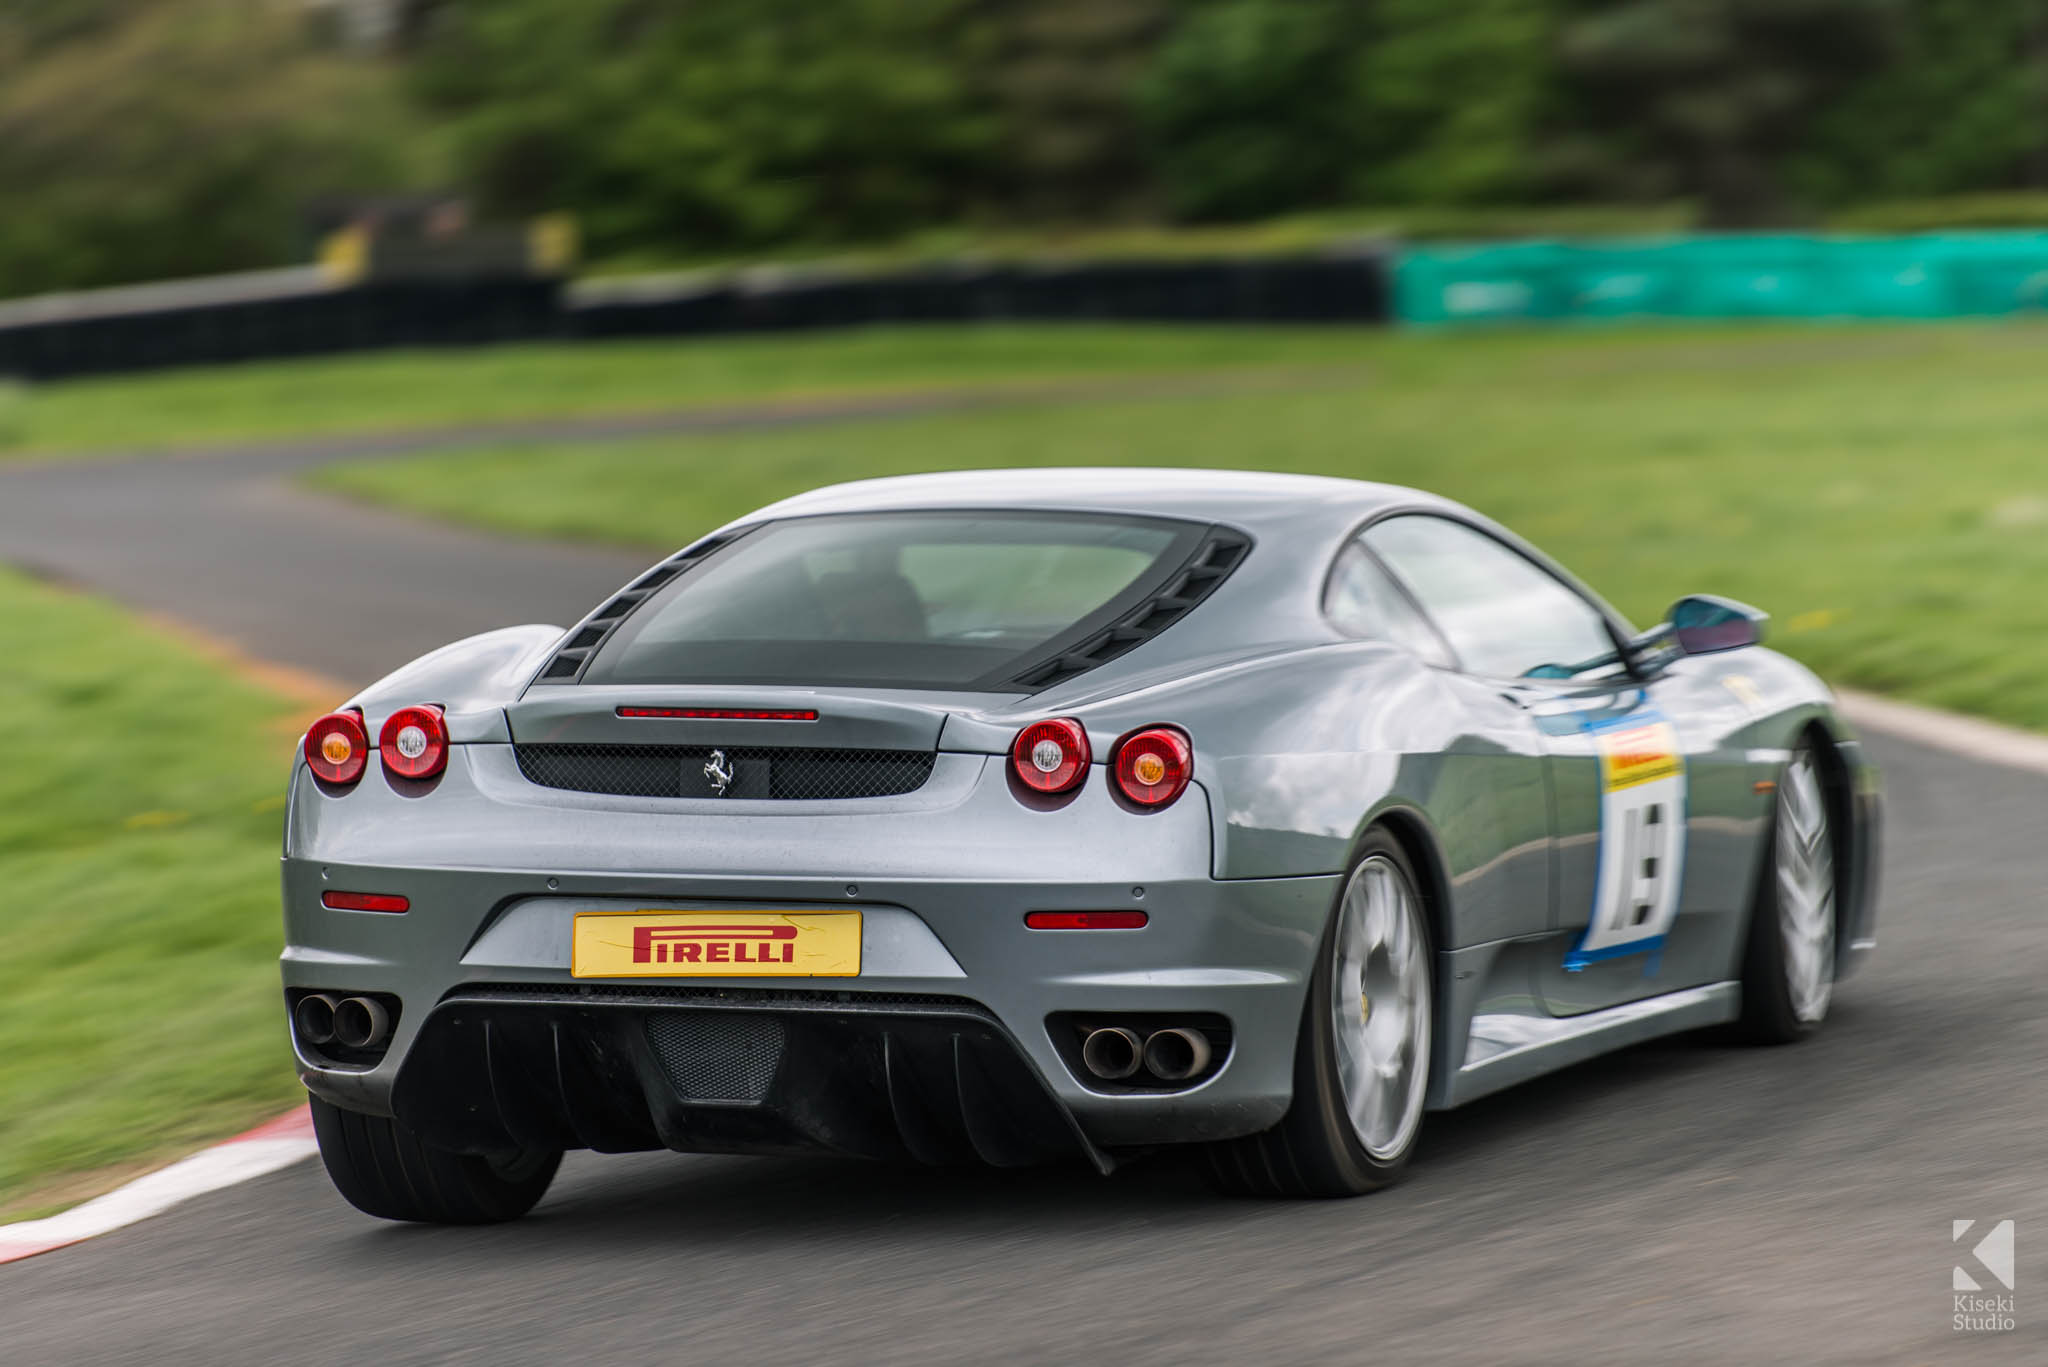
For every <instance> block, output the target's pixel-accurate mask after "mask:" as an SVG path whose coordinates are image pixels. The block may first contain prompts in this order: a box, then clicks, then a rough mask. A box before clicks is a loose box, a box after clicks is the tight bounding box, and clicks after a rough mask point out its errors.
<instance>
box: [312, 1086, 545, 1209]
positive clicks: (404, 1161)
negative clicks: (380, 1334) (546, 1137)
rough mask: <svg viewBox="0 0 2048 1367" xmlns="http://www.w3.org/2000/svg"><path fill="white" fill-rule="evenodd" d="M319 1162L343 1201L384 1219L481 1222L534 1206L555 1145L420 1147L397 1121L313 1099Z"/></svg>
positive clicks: (415, 1139)
mask: <svg viewBox="0 0 2048 1367" xmlns="http://www.w3.org/2000/svg"><path fill="white" fill-rule="evenodd" d="M313 1133H314V1136H315V1137H316V1138H318V1139H319V1141H320V1161H321V1162H322V1163H324V1164H326V1166H327V1176H328V1177H329V1178H330V1179H331V1180H332V1181H333V1183H334V1186H335V1189H336V1190H337V1191H339V1192H340V1193H341V1194H342V1196H344V1197H345V1198H347V1200H348V1203H349V1204H350V1205H352V1206H354V1207H355V1208H356V1209H357V1210H360V1211H362V1212H363V1213H364V1214H365V1215H375V1216H377V1217H378V1218H379V1219H383V1220H417V1221H420V1222H422V1223H424V1224H436V1225H487V1224H496V1223H497V1222H499V1221H501V1220H516V1219H518V1218H519V1217H520V1216H522V1215H524V1214H526V1212H527V1211H529V1210H532V1209H533V1207H534V1204H535V1203H536V1202H538V1201H539V1200H540V1198H541V1196H542V1195H543V1194H545V1193H546V1191H547V1189H548V1183H550V1182H552V1181H554V1180H555V1169H556V1168H558V1167H560V1166H561V1163H562V1154H561V1151H560V1150H558V1149H555V1150H535V1151H533V1152H530V1153H511V1154H492V1155H488V1156H484V1155H478V1154H468V1153H451V1152H449V1151H448V1150H446V1149H437V1148H433V1147H431V1146H429V1145H427V1144H423V1143H421V1142H420V1140H419V1139H418V1138H417V1137H416V1136H415V1135H414V1134H413V1133H412V1131H410V1130H408V1129H406V1128H405V1127H404V1126H402V1125H400V1124H399V1123H398V1122H397V1121H395V1120H390V1119H387V1118H385V1117H383V1116H374V1115H360V1114H358V1113H356V1112H354V1111H344V1110H342V1109H341V1108H340V1107H338V1106H331V1105H329V1104H328V1103H327V1102H325V1101H322V1100H321V1099H320V1098H319V1097H317V1096H316V1097H314V1098H313Z"/></svg>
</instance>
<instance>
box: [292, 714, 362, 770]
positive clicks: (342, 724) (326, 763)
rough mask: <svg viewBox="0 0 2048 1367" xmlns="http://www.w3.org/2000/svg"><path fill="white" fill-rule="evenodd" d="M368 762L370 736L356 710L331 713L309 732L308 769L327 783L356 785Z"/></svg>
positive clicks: (307, 739)
mask: <svg viewBox="0 0 2048 1367" xmlns="http://www.w3.org/2000/svg"><path fill="white" fill-rule="evenodd" d="M369 762H370V733H369V732H368V731H367V730H365V729H364V728H363V714H362V713H361V712H358V711H356V710H355V709H354V708H350V709H349V710H348V711H346V712H329V713H328V714H327V715H326V716H324V717H322V718H321V719H320V720H319V721H316V722H314V723H313V725H312V728H311V729H310V730H308V731H307V732H306V767H307V768H309V769H311V770H312V771H313V773H314V775H315V776H316V777H318V778H321V779H324V780H325V781H327V782H328V783H354V782H355V781H356V780H357V779H359V778H361V777H362V776H363V766H365V765H367V764H368V763H369Z"/></svg>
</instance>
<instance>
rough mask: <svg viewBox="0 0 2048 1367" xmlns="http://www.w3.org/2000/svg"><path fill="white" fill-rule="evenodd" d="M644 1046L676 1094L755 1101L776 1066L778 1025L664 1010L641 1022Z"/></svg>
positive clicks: (780, 1034) (735, 1015)
mask: <svg viewBox="0 0 2048 1367" xmlns="http://www.w3.org/2000/svg"><path fill="white" fill-rule="evenodd" d="M647 1042H648V1043H649V1044H652V1045H653V1046H654V1054H655V1057H656V1058H658V1059H660V1060H661V1070H662V1071H663V1072H664V1073H666V1074H668V1081H669V1085H670V1086H671V1087H674V1088H675V1089H676V1095H678V1096H680V1097H684V1098H686V1099H688V1100H691V1101H759V1100H760V1099H761V1098H762V1097H765V1096H767V1095H768V1088H769V1087H770V1086H771V1085H773V1083H774V1081H775V1068H776V1065H777V1064H779V1063H781V1062H782V1042H783V1025H782V1022H781V1021H779V1020H777V1019H776V1018H775V1017H773V1016H757V1015H753V1014H751V1013H749V1014H738V1013H726V1012H716V1011H703V1012H684V1011H668V1012H663V1013H661V1014H659V1015H654V1016H649V1017H648V1018H647Z"/></svg>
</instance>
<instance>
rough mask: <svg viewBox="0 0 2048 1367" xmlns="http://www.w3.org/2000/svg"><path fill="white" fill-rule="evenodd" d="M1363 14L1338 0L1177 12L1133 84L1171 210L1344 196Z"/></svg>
mask: <svg viewBox="0 0 2048 1367" xmlns="http://www.w3.org/2000/svg"><path fill="white" fill-rule="evenodd" d="M1364 15H1365V11H1364V8H1363V7H1362V6H1360V5H1357V4H1352V3H1346V0H1213V3H1207V4H1202V5H1200V6H1198V7H1196V8H1195V9H1193V10H1192V12H1191V13H1189V14H1188V15H1187V16H1186V17H1185V18H1184V19H1183V20H1182V22H1181V23H1180V24H1179V25H1178V26H1177V27H1176V28H1175V29H1174V31H1173V33H1172V34H1171V36H1169V37H1168V38H1167V39H1166V41H1165V43H1164V45H1163V46H1162V47H1161V48H1160V50H1159V54H1158V57H1157V58H1156V59H1155V61H1154V63H1153V65H1152V67H1151V69H1150V70H1149V71H1148V72H1146V74H1145V76H1144V77H1143V79H1142V80H1141V82H1140V84H1139V86H1138V108H1139V111H1140V113H1141V115H1142V117H1143V119H1144V121H1145V125H1146V127H1147V129H1148V130H1149V131H1150V133H1151V135H1152V144H1153V148H1154V159H1155V165H1156V167H1157V169H1158V174H1159V177H1160V180H1161V182H1162V184H1163V186H1164V189H1165V194H1166V198H1167V201H1168V203H1169V204H1170V205H1171V207H1172V209H1173V211H1174V212H1175V213H1176V214H1177V215H1179V216H1180V217H1183V218H1192V219H1227V218H1248V217H1252V216H1254V215H1258V214H1265V213H1272V212H1275V211H1277V210H1281V209H1290V208H1298V207H1301V206H1305V205H1314V204H1328V203H1333V202H1336V201H1338V200H1340V199H1342V198H1343V197H1344V192H1345V188H1346V186H1347V185H1348V184H1349V183H1350V182H1351V180H1352V179H1353V178H1354V175H1355V170H1356V163H1357V158H1358V152H1359V145H1358V143H1359V140H1358V138H1357V137H1356V135H1355V130H1354V127H1353V125H1352V121H1351V119H1350V117H1349V116H1350V106H1351V104H1352V100H1351V95H1352V89H1353V87H1352V70H1353V66H1354V63H1355V61H1356V58H1357V55H1358V53H1359V50H1360V44H1361V42H1362V39H1363V36H1364V31H1365V30H1364V22H1363V20H1364Z"/></svg>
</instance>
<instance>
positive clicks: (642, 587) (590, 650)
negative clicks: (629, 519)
mask: <svg viewBox="0 0 2048 1367" xmlns="http://www.w3.org/2000/svg"><path fill="white" fill-rule="evenodd" d="M745 535H746V531H744V530H742V531H738V532H732V533H729V534H727V535H725V536H707V537H705V538H704V539H703V540H702V541H697V542H693V543H692V544H690V545H688V546H686V547H684V548H683V549H682V550H680V551H677V552H676V553H675V554H674V555H672V556H670V557H669V558H668V559H666V560H664V561H662V562H661V563H660V564H659V565H656V566H655V567H654V568H653V569H651V570H649V571H648V572H647V573H645V574H643V575H641V576H640V577H639V578H638V579H636V580H634V581H633V583H632V585H631V586H630V587H628V588H627V589H626V590H625V591H624V592H622V593H619V594H617V595H615V596H614V597H613V598H612V599H611V601H610V602H608V603H606V604H605V605H604V606H603V607H601V608H599V609H598V610H597V611H596V612H593V613H591V614H590V616H588V617H586V618H584V619H583V620H582V621H581V622H579V623H578V624H577V626H576V630H574V631H572V632H570V633H569V639H568V644H567V645H564V646H563V647H562V648H561V649H560V650H558V651H556V652H555V656H554V658H553V659H551V660H549V661H548V663H547V668H545V669H543V670H541V672H540V674H539V676H538V677H536V678H535V679H534V683H536V684H565V683H575V682H576V681H577V680H578V679H580V678H582V677H583V666H584V665H585V664H587V663H588V662H589V660H590V657H591V656H592V655H595V654H596V653H597V648H598V647H599V646H601V645H603V644H604V641H605V637H607V636H609V635H611V634H612V632H613V631H614V630H616V629H617V627H618V625H619V623H621V622H623V621H625V620H626V618H627V617H629V616H631V615H632V612H633V609H634V608H637V607H639V606H640V605H641V604H642V603H644V602H646V601H647V600H648V599H649V598H651V597H653V595H654V591H655V590H656V589H658V588H660V587H661V586H662V585H664V584H666V583H668V581H669V580H671V579H673V578H675V577H676V576H677V575H679V574H681V573H682V572H683V571H684V570H687V569H689V568H690V567H691V566H692V565H694V564H696V563H697V562H698V561H700V560H702V559H703V558H704V557H705V556H707V555H709V554H711V553H712V552H713V551H715V550H717V549H718V548H719V547H721V546H726V545H730V544H731V543H732V542H734V541H736V540H738V539H739V538H740V537H742V536H745Z"/></svg>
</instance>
